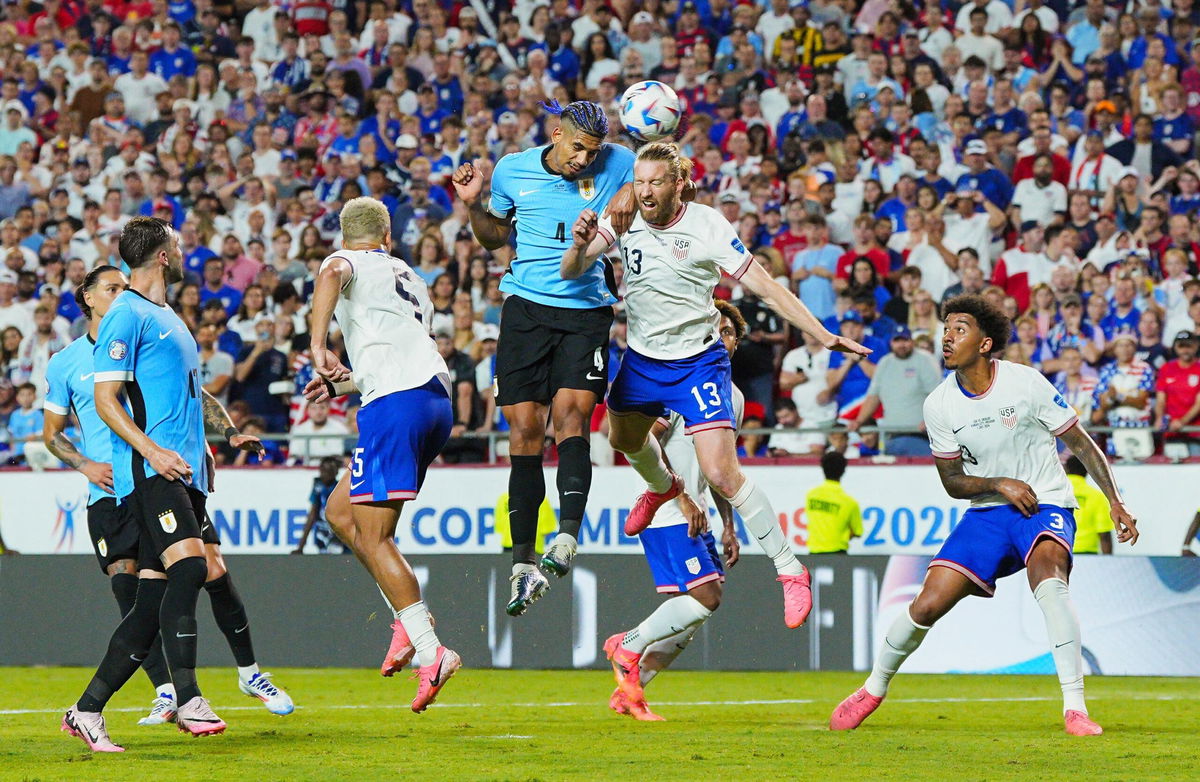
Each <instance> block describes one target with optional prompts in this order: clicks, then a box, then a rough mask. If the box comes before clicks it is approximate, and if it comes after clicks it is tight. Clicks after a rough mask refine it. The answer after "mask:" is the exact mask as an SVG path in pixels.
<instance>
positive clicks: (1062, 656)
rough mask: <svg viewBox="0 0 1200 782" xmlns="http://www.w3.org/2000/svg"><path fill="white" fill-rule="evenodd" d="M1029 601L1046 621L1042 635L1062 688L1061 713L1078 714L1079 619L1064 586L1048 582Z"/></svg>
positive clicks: (1084, 708)
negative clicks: (1045, 637) (1045, 636)
mask: <svg viewBox="0 0 1200 782" xmlns="http://www.w3.org/2000/svg"><path fill="white" fill-rule="evenodd" d="M1033 598H1034V600H1037V604H1038V608H1040V609H1042V616H1043V617H1045V619H1046V635H1047V636H1049V637H1050V647H1051V648H1050V653H1051V654H1052V655H1053V656H1054V668H1055V670H1057V671H1058V683H1059V684H1060V685H1062V693H1063V711H1064V712H1066V711H1071V710H1074V711H1082V712H1083V713H1084V714H1087V706H1086V705H1085V704H1084V701H1083V654H1082V651H1081V650H1082V648H1083V644H1082V643H1081V640H1080V634H1079V617H1078V616H1077V615H1076V614H1075V605H1074V604H1073V603H1072V602H1071V593H1070V592H1069V591H1068V590H1067V582H1066V581H1063V580H1062V579H1061V578H1048V579H1046V580H1045V581H1043V582H1042V583H1040V584H1038V585H1037V588H1036V589H1034V590H1033Z"/></svg>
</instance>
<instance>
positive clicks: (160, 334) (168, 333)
mask: <svg viewBox="0 0 1200 782" xmlns="http://www.w3.org/2000/svg"><path fill="white" fill-rule="evenodd" d="M174 330H175V329H170V330H169V331H160V332H158V338H159V339H166V338H167V337H169V336H171V332H172V331H174Z"/></svg>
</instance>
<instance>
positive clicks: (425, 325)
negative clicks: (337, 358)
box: [322, 250, 450, 407]
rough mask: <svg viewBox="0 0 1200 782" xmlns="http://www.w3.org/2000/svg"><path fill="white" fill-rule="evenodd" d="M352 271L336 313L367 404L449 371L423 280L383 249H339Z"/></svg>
mask: <svg viewBox="0 0 1200 782" xmlns="http://www.w3.org/2000/svg"><path fill="white" fill-rule="evenodd" d="M334 258H344V259H345V260H346V261H348V262H349V263H350V267H351V269H352V271H351V274H350V279H349V280H348V281H347V282H346V284H345V285H344V286H343V287H342V291H341V295H339V296H338V300H337V307H336V309H335V310H334V315H335V317H336V318H337V323H338V327H339V328H341V330H342V334H343V335H344V336H345V339H346V352H347V353H348V354H349V356H350V365H351V368H352V369H353V371H354V384H355V385H356V386H358V389H359V391H361V392H362V403H363V406H364V407H365V406H366V405H368V404H370V403H371V402H372V401H374V400H375V399H378V398H379V397H381V396H387V395H388V394H392V393H395V392H397V391H406V390H408V389H410V388H420V387H421V386H423V385H425V384H426V383H428V382H429V380H430V379H431V378H433V377H441V378H442V381H443V382H444V383H446V384H447V388H449V385H448V384H449V377H450V372H449V370H447V369H446V362H445V361H444V360H443V359H442V356H441V354H440V353H438V351H437V345H436V344H435V343H434V341H433V338H432V337H431V336H430V322H431V320H432V318H433V302H432V301H430V299H429V289H428V287H426V285H425V281H424V280H422V279H421V278H420V277H418V276H417V275H416V274H415V273H414V272H413V270H412V269H411V268H410V267H409V265H408V264H407V263H405V262H404V261H402V260H400V259H399V258H393V257H392V256H390V255H388V254H387V253H385V252H383V251H382V250H338V251H337V252H335V253H333V254H332V255H330V256H329V257H328V258H326V259H325V262H324V263H323V264H322V268H324V265H325V264H326V263H329V262H330V261H331V260H332V259H334Z"/></svg>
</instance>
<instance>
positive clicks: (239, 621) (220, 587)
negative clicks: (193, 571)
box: [204, 573, 255, 668]
mask: <svg viewBox="0 0 1200 782" xmlns="http://www.w3.org/2000/svg"><path fill="white" fill-rule="evenodd" d="M204 589H205V590H206V591H207V592H208V597H209V599H210V600H212V611H213V618H214V619H216V620H217V627H219V628H221V632H222V633H224V634H225V639H226V640H227V641H229V649H230V651H232V652H233V659H234V660H235V661H236V662H237V664H238V667H239V668H245V667H246V666H248V665H254V662H255V660H254V644H253V643H251V641H250V620H249V619H247V618H246V606H245V604H243V603H242V596H241V595H239V594H238V591H237V587H235V586H234V585H233V581H232V580H231V579H230V578H229V574H228V573H226V574H225V575H223V576H221V577H220V578H214V579H213V580H212V581H208V582H206V583H205V584H204Z"/></svg>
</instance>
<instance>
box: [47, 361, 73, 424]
mask: <svg viewBox="0 0 1200 782" xmlns="http://www.w3.org/2000/svg"><path fill="white" fill-rule="evenodd" d="M62 355H63V354H62V353H61V352H60V353H55V354H54V356H53V357H51V359H50V363H49V364H47V365H46V396H45V399H43V400H42V406H43V407H44V408H45V409H47V410H49V411H50V412H51V413H54V414H56V415H66V414H67V413H69V412H70V411H71V389H70V388H68V387H67V378H68V377H70V372H69V367H67V365H66V361H65V360H63V358H62Z"/></svg>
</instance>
